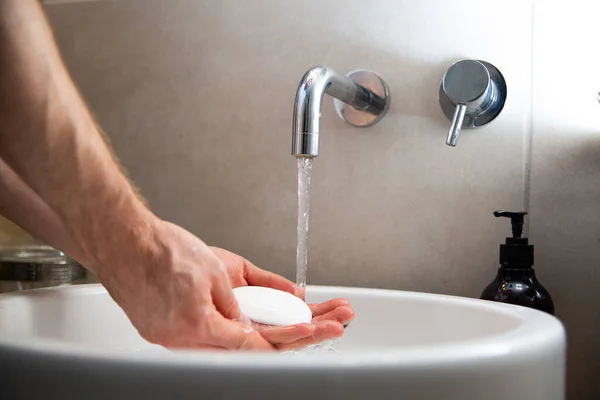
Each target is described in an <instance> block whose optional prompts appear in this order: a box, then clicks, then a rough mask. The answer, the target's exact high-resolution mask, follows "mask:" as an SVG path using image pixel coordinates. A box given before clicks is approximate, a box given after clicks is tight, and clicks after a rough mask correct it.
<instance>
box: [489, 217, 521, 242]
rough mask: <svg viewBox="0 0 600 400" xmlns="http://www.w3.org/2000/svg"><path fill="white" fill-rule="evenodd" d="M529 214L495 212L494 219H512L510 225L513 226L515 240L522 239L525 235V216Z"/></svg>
mask: <svg viewBox="0 0 600 400" xmlns="http://www.w3.org/2000/svg"><path fill="white" fill-rule="evenodd" d="M526 215H527V212H525V211H518V212H513V211H494V217H496V218H499V217H506V218H510V223H511V225H512V234H513V238H520V237H521V235H522V234H523V224H524V221H525V216H526Z"/></svg>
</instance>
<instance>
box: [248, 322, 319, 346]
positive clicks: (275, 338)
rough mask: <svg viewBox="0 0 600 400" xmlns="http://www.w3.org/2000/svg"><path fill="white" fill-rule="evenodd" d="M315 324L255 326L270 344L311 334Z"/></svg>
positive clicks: (292, 340) (288, 341) (289, 341)
mask: <svg viewBox="0 0 600 400" xmlns="http://www.w3.org/2000/svg"><path fill="white" fill-rule="evenodd" d="M315 327H316V326H315V324H297V325H290V326H283V327H280V326H267V325H263V326H255V329H256V330H257V331H258V332H259V333H260V334H261V336H262V337H263V338H265V339H266V340H267V341H269V342H270V343H271V344H275V345H278V344H287V343H292V342H294V341H297V340H300V339H304V338H306V337H310V336H312V335H313V333H314V331H315Z"/></svg>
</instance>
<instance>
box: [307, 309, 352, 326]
mask: <svg viewBox="0 0 600 400" xmlns="http://www.w3.org/2000/svg"><path fill="white" fill-rule="evenodd" d="M353 319H354V310H353V309H352V307H350V306H342V307H338V308H336V309H334V310H332V311H329V312H327V313H325V314H321V315H319V316H316V317H314V318H313V321H328V320H330V321H336V322H339V323H340V324H342V325H347V324H349V323H350V321H352V320H353Z"/></svg>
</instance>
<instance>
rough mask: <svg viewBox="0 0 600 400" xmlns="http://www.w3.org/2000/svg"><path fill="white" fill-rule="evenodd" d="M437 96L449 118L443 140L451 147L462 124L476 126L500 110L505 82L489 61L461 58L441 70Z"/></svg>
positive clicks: (465, 126) (468, 126)
mask: <svg viewBox="0 0 600 400" xmlns="http://www.w3.org/2000/svg"><path fill="white" fill-rule="evenodd" d="M438 100H439V103H440V106H441V108H442V111H443V112H444V115H446V117H447V118H448V119H449V120H450V121H452V123H451V125H450V130H449V131H448V137H447V138H446V144H447V145H448V146H452V147H454V146H456V142H457V141H458V137H459V135H460V131H461V129H462V128H465V129H470V128H477V127H479V126H482V125H485V124H487V123H489V122H491V121H492V120H493V119H494V118H496V117H497V116H498V115H499V114H500V112H501V111H502V108H504V103H505V102H506V82H505V81H504V77H503V76H502V74H501V73H500V71H498V69H497V68H496V67H494V66H493V65H492V64H490V63H487V62H485V61H481V60H461V61H458V62H456V63H454V64H453V65H451V66H450V68H448V70H447V71H446V73H445V74H444V77H443V78H442V83H441V84H440V90H439V99H438Z"/></svg>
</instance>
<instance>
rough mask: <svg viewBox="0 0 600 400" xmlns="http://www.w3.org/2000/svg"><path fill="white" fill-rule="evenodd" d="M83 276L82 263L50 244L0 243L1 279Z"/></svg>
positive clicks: (28, 279)
mask: <svg viewBox="0 0 600 400" xmlns="http://www.w3.org/2000/svg"><path fill="white" fill-rule="evenodd" d="M86 276H87V271H86V270H85V268H83V266H82V265H81V264H79V263H78V262H77V261H75V260H74V259H72V258H71V257H69V256H67V255H66V254H65V253H63V252H62V251H60V250H56V249H55V248H53V247H50V246H46V245H36V244H33V245H20V246H0V280H4V281H59V282H70V281H74V280H77V279H83V278H85V277H86Z"/></svg>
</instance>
